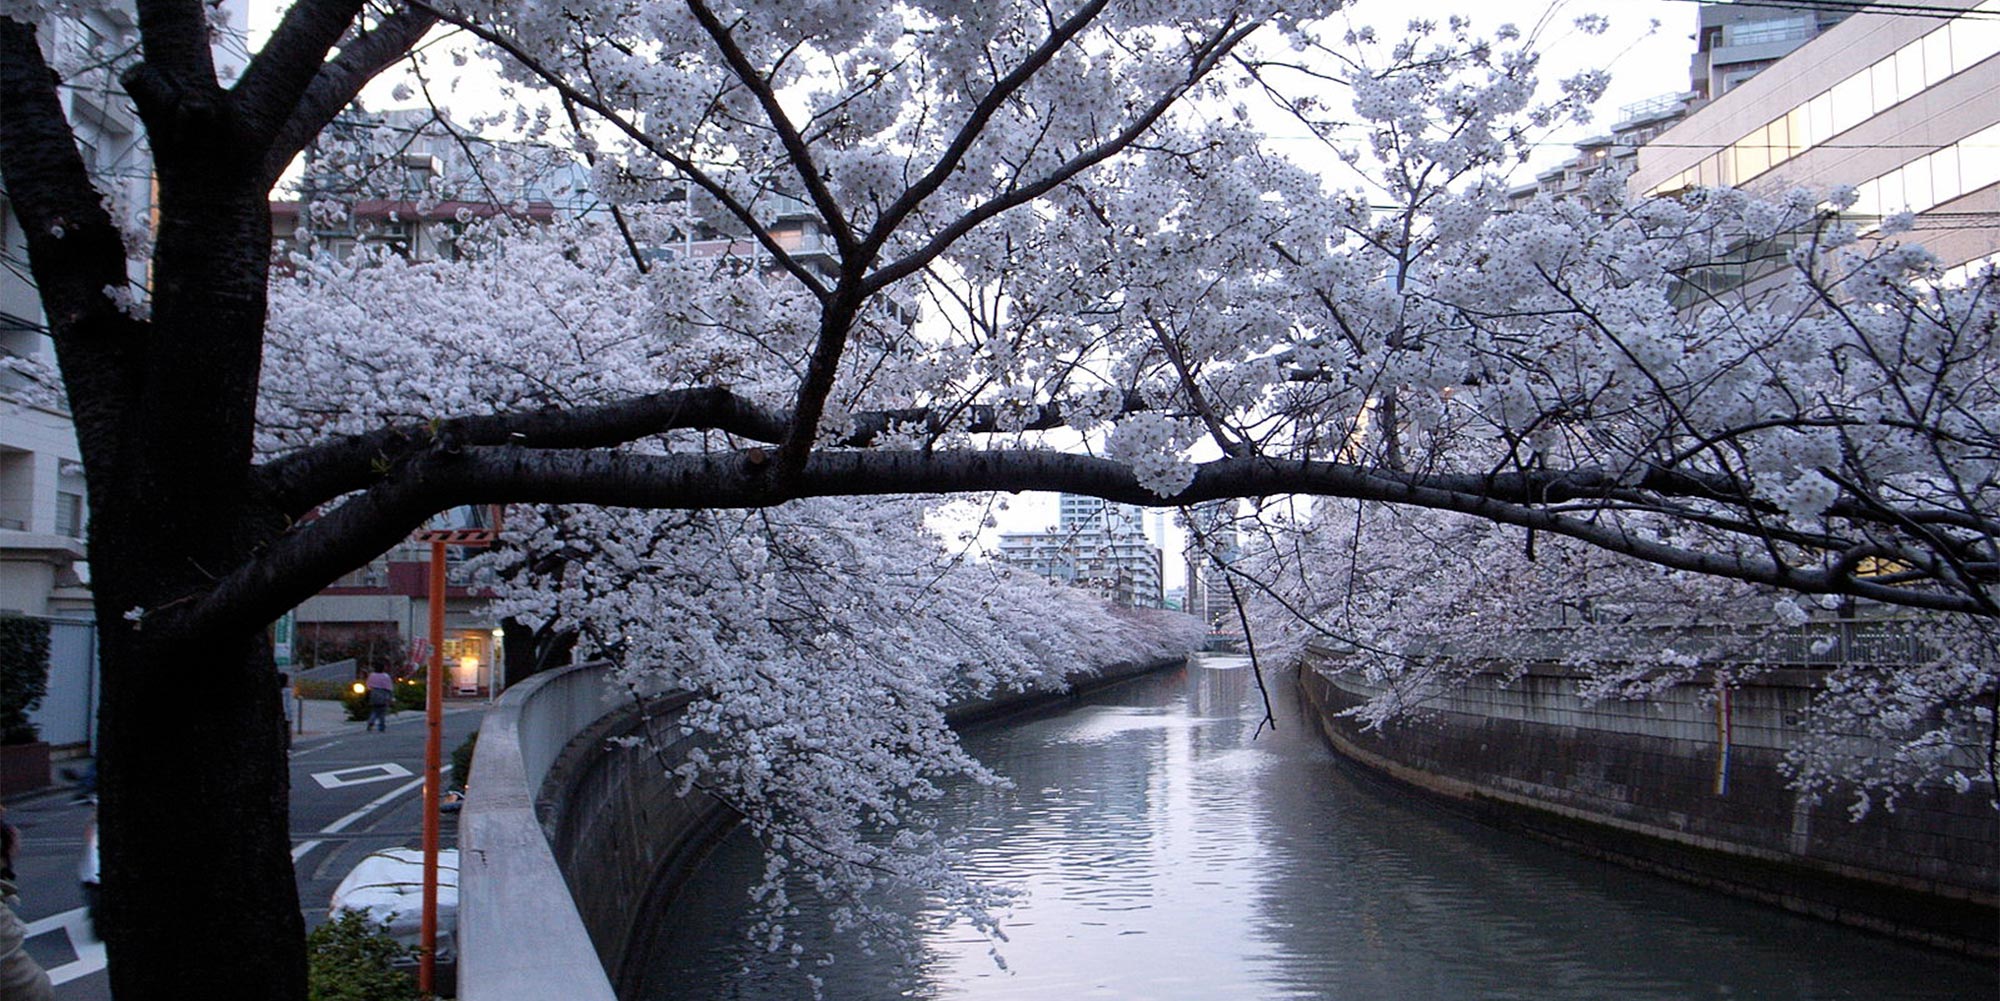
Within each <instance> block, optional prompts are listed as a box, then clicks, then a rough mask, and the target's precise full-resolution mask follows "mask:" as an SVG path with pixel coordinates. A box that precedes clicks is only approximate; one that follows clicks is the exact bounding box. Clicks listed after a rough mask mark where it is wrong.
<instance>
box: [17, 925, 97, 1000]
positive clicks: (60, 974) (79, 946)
mask: <svg viewBox="0 0 2000 1001" xmlns="http://www.w3.org/2000/svg"><path fill="white" fill-rule="evenodd" d="M52 931H60V932H62V933H63V934H64V935H66V936H68V937H69V948H70V951H71V952H74V953H76V958H75V959H73V960H70V961H69V962H67V963H64V964H63V965H61V966H58V967H56V968H55V969H53V970H49V971H47V972H48V975H49V983H51V984H66V983H69V982H70V981H72V980H75V979H76V978H78V977H85V976H89V975H90V974H93V973H96V972H97V971H99V970H101V969H104V943H102V942H99V941H98V940H97V936H95V935H92V934H91V933H90V918H89V916H88V914H87V913H86V912H85V911H84V909H83V908H81V907H79V908H77V909H76V910H73V911H64V912H62V913H61V914H51V915H49V916H48V917H45V918H41V919H39V920H36V921H30V922H28V927H27V929H26V932H27V934H26V935H25V936H24V937H25V938H34V937H35V936H37V935H46V934H48V933H49V932H52Z"/></svg>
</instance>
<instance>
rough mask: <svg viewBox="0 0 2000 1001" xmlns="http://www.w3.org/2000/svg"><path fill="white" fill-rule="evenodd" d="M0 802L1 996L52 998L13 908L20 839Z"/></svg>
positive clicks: (10, 999) (26, 1000) (34, 1000)
mask: <svg viewBox="0 0 2000 1001" xmlns="http://www.w3.org/2000/svg"><path fill="white" fill-rule="evenodd" d="M6 813H7V808H6V807H4V806H0V998H6V999H7V1001H52V999H53V998H54V997H55V996H56V989H55V985H54V984H51V983H50V982H49V975H48V973H46V972H45V971H43V969H42V964H40V963H37V962H35V957H33V956H30V955H28V926H27V925H25V924H23V923H21V916H20V915H19V914H16V913H14V908H16V907H19V906H20V905H21V899H20V898H19V897H18V896H16V895H15V892H14V844H15V842H16V841H18V840H19V839H20V835H19V834H17V833H15V831H14V828H13V826H12V825H10V824H8V823H7V821H6Z"/></svg>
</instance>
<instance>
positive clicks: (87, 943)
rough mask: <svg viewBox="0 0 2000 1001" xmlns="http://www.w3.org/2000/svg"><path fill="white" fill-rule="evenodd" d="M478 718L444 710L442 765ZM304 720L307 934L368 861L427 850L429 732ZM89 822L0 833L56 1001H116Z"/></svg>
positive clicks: (67, 820)
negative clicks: (15, 834)
mask: <svg viewBox="0 0 2000 1001" xmlns="http://www.w3.org/2000/svg"><path fill="white" fill-rule="evenodd" d="M485 708H486V706H485V703H483V702H480V703H476V704H466V705H463V706H449V705H448V706H447V708H446V710H445V718H444V754H445V757H446V761H447V763H448V762H449V760H450V755H451V751H452V749H453V748H455V747H457V746H458V745H459V743H460V742H461V741H463V740H464V739H465V737H466V735H467V734H470V733H471V732H472V731H474V730H476V729H478V727H479V720H480V716H481V713H482V712H483V711H484V710H485ZM304 717H305V731H306V732H305V733H304V734H303V735H300V736H298V737H296V738H295V739H294V742H293V745H292V753H291V762H292V768H291V774H292V861H293V863H294V864H295V866H296V867H297V876H298V885H299V902H300V906H301V908H302V909H303V910H304V913H305V919H306V926H307V927H308V928H311V927H314V926H317V925H318V924H320V923H321V922H323V921H325V920H326V909H327V901H328V899H329V898H330V897H331V896H332V895H333V889H334V887H335V886H336V885H338V884H339V882H340V879H341V877H342V876H345V875H346V874H347V872H348V870H349V869H352V868H353V867H354V864H355V863H356V862H358V861H360V860H361V859H362V858H363V857H365V856H366V855H367V854H368V853H369V852H372V851H377V850H379V849H383V848H393V847H397V846H409V847H413V848H414V847H417V846H419V845H421V844H422V841H423V814H422V811H421V808H420V802H419V801H420V792H419V787H420V784H421V778H420V776H421V774H422V772H423V766H424V720H423V715H422V714H421V713H414V712H404V713H398V714H396V715H395V716H393V717H392V718H391V720H390V722H389V729H388V732H386V733H370V732H368V731H366V730H364V729H363V728H362V724H360V723H350V722H348V721H347V720H346V719H345V714H344V713H343V712H341V711H340V707H339V704H338V703H306V712H305V714H304ZM89 816H90V807H89V806H88V805H85V804H80V803H73V802H71V796H70V795H68V793H67V792H53V793H47V794H39V795H33V796H30V797H27V798H24V799H20V800H15V801H12V802H9V803H8V804H7V822H8V823H11V824H13V825H14V826H15V827H16V828H18V829H19V830H20V832H21V851H20V854H19V855H18V856H17V857H16V858H15V860H14V868H15V872H16V874H17V876H18V883H19V885H20V888H21V908H20V911H21V918H22V920H24V921H26V922H27V923H28V934H29V938H28V951H29V953H30V954H32V955H33V956H34V957H35V958H36V960H37V961H39V962H40V963H41V964H42V968H43V969H45V970H48V971H49V977H50V979H51V980H53V981H54V982H55V984H56V998H57V1001H98V999H108V998H110V997H111V989H110V981H109V978H108V977H107V975H106V974H105V972H104V947H103V945H102V944H101V943H99V942H98V941H97V939H96V937H95V936H94V935H92V934H91V933H90V929H89V926H88V922H86V921H85V919H84V912H83V898H82V891H81V889H80V888H79V887H78V885H77V860H78V858H79V857H80V856H81V855H82V853H83V830H84V824H85V822H86V821H87V820H88V819H89ZM440 830H441V832H442V843H443V846H444V847H446V848H449V847H452V846H454V845H455V844H456V843H457V817H456V816H455V815H452V814H446V815H445V816H444V817H443V823H442V825H441V827H440ZM218 864H224V863H221V862H219V863H218Z"/></svg>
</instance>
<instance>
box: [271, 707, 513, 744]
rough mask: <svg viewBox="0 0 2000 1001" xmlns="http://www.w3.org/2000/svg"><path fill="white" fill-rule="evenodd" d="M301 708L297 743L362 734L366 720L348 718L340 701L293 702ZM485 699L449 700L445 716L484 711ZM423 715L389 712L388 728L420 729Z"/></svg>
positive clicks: (409, 711)
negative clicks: (316, 738) (332, 735)
mask: <svg viewBox="0 0 2000 1001" xmlns="http://www.w3.org/2000/svg"><path fill="white" fill-rule="evenodd" d="M294 704H295V705H296V706H298V708H299V718H298V719H295V720H293V721H292V740H293V742H294V743H296V742H298V741H301V740H305V739H308V738H311V737H325V736H328V735H331V734H337V733H360V732H362V727H363V726H364V725H365V724H366V723H367V721H366V720H358V719H357V720H351V719H348V718H347V707H346V706H345V705H342V704H341V702H340V700H338V699H300V700H299V701H298V702H296V703H294ZM487 706H488V703H487V701H486V700H485V699H446V700H444V711H445V712H446V713H460V712H485V711H486V709H487ZM423 720H424V714H423V711H422V710H420V709H405V710H402V711H401V712H396V711H391V712H390V713H389V725H390V726H392V727H393V726H396V725H397V724H401V725H403V726H421V725H423Z"/></svg>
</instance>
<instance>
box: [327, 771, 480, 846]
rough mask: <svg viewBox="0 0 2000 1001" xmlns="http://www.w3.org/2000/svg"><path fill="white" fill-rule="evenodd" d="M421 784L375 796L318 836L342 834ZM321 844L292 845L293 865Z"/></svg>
mask: <svg viewBox="0 0 2000 1001" xmlns="http://www.w3.org/2000/svg"><path fill="white" fill-rule="evenodd" d="M399 767H400V766H399ZM447 767H449V766H447ZM444 772H445V769H443V768H440V769H438V774H440V775H442V774H444ZM403 774H404V775H408V774H410V773H409V770H408V769H404V771H403ZM423 784H424V780H423V778H422V777H418V778H415V779H411V780H410V781H408V782H405V783H403V784H402V785H399V786H397V787H396V788H394V789H391V790H389V791H388V792H385V793H383V794H382V795H380V796H377V797H375V798H374V799H371V800H369V801H368V802H367V804H366V805H364V806H362V807H361V808H360V809H358V810H356V811H354V812H353V813H350V814H348V815H347V816H345V817H342V818H340V819H339V820H336V821H334V822H333V823H331V824H328V825H326V826H325V827H322V828H320V829H319V831H318V832H317V833H320V834H339V833H340V832H342V831H344V830H347V827H348V825H349V824H352V823H354V822H355V821H357V820H360V819H361V818H363V817H366V816H368V815H369V814H371V813H374V812H375V811H376V810H377V809H379V808H381V807H383V806H385V805H387V804H388V803H390V802H391V801H393V800H394V799H395V798H396V797H398V796H401V795H402V794H404V793H406V792H409V791H410V790H412V789H415V788H417V787H418V786H421V785H423ZM323 844H326V842H324V841H301V842H299V843H298V844H296V845H293V846H292V862H293V863H297V862H298V860H299V859H302V858H304V857H305V855H306V853H307V852H309V851H312V850H313V849H315V848H318V847H319V846H320V845H323Z"/></svg>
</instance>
